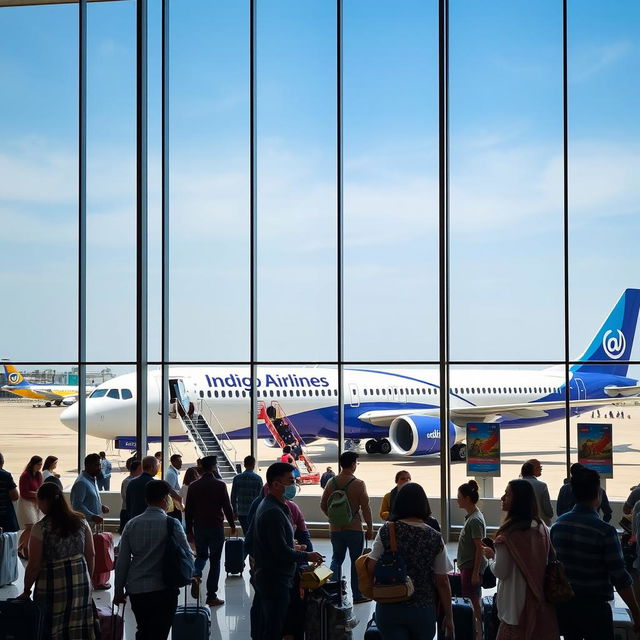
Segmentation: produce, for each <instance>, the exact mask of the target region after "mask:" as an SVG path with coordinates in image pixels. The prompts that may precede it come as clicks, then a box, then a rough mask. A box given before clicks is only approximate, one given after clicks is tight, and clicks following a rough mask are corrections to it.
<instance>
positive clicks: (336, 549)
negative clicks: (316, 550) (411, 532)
mask: <svg viewBox="0 0 640 640" xmlns="http://www.w3.org/2000/svg"><path fill="white" fill-rule="evenodd" d="M338 462H339V465H340V473H339V474H338V475H337V476H336V477H335V478H333V480H331V482H329V484H327V486H326V487H325V490H324V493H323V494H322V500H321V501H320V508H321V509H322V511H323V512H324V513H325V514H326V515H327V516H328V518H329V523H330V525H331V546H332V548H333V557H332V558H331V571H333V574H334V577H335V578H336V579H338V580H339V579H340V576H341V575H342V564H343V563H344V559H345V556H346V554H347V550H349V557H350V560H351V591H352V595H353V602H354V604H360V603H362V602H369V598H366V597H364V596H363V595H362V594H361V593H360V587H359V585H358V571H357V569H356V560H357V559H358V558H359V557H360V556H361V555H362V551H363V549H364V540H365V536H366V539H367V540H371V539H372V538H373V521H372V519H371V507H370V506H369V496H368V495H367V487H366V485H365V483H364V482H363V481H362V480H359V479H358V478H356V477H355V475H354V474H355V471H356V467H357V466H358V454H357V453H355V452H354V451H345V452H344V453H343V454H341V455H340V459H339V461H338ZM361 514H362V515H361ZM362 519H364V521H365V523H366V533H365V534H363V532H362Z"/></svg>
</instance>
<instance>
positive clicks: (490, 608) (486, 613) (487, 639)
mask: <svg viewBox="0 0 640 640" xmlns="http://www.w3.org/2000/svg"><path fill="white" fill-rule="evenodd" d="M499 626H500V620H499V619H498V607H497V605H496V596H495V594H494V595H492V596H485V597H484V598H482V629H483V630H484V640H496V636H497V635H498V627H499Z"/></svg>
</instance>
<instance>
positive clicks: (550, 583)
mask: <svg viewBox="0 0 640 640" xmlns="http://www.w3.org/2000/svg"><path fill="white" fill-rule="evenodd" d="M549 558H550V559H549V562H548V563H547V568H546V569H545V572H544V597H545V598H546V600H547V602H550V603H551V604H558V603H560V602H567V601H568V600H571V598H573V597H574V596H575V594H574V592H573V588H572V587H571V583H570V582H569V580H567V576H566V574H565V571H564V565H563V564H562V562H560V561H559V560H558V556H557V555H556V550H555V549H554V548H553V546H550V547H549Z"/></svg>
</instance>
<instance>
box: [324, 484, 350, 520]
mask: <svg viewBox="0 0 640 640" xmlns="http://www.w3.org/2000/svg"><path fill="white" fill-rule="evenodd" d="M332 480H333V484H334V486H335V487H336V489H334V491H333V493H332V494H331V495H330V496H329V501H328V504H327V515H328V516H329V522H330V523H331V524H332V525H333V526H334V527H346V526H347V525H348V524H350V523H351V521H352V520H353V512H352V510H351V503H350V502H349V496H348V495H347V488H348V487H349V485H350V484H351V483H352V482H353V481H354V480H355V478H351V480H349V482H347V484H345V485H344V487H343V488H342V489H340V487H339V486H338V480H337V478H332Z"/></svg>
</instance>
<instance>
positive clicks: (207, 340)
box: [0, 0, 640, 362]
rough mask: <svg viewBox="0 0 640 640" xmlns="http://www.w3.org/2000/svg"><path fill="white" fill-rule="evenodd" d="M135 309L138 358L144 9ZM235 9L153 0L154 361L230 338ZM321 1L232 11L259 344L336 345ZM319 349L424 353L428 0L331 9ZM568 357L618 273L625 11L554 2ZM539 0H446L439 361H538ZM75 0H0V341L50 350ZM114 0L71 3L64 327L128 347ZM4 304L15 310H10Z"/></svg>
mask: <svg viewBox="0 0 640 640" xmlns="http://www.w3.org/2000/svg"><path fill="white" fill-rule="evenodd" d="M150 5H151V11H150V45H151V52H150V86H149V90H150V109H151V110H150V147H149V151H150V176H151V182H150V216H151V236H150V238H151V246H150V249H151V251H150V275H151V281H150V294H151V298H150V302H151V305H150V317H151V325H150V326H151V344H150V354H151V357H152V358H156V357H158V356H159V348H158V347H159V342H158V339H159V260H158V258H159V225H158V220H159V217H158V215H159V139H158V133H159V86H160V85H159V75H158V72H159V49H158V45H159V37H158V35H159V10H158V9H159V3H158V2H152V3H150ZM247 6H248V2H247V3H237V2H225V3H209V2H204V0H197V1H196V0H194V1H192V2H189V3H174V6H173V9H172V33H171V43H172V53H171V92H172V93H171V152H172V155H171V192H172V200H171V207H172V255H171V264H172V280H171V287H172V304H171V337H172V348H171V357H172V358H173V359H175V360H176V361H182V360H184V361H189V360H200V361H204V360H210V361H212V362H213V361H216V360H234V359H237V360H244V359H247V358H248V356H249V351H248V346H249V343H248V328H249V317H248V314H249V305H248V302H249V293H248V282H249V267H248V255H249V238H248V231H249V218H248V202H249V198H248V144H249V143H248V80H249V75H248V11H247ZM333 12H334V4H333V3H328V2H327V3H311V2H306V3H300V2H293V1H290V2H283V1H278V2H269V3H260V7H259V11H258V56H259V59H258V207H259V209H258V211H259V226H258V231H259V263H258V264H259V276H258V294H259V354H258V355H259V357H260V358H261V359H264V360H270V359H272V360H278V361H286V360H296V361H305V360H306V361H314V360H334V359H335V358H336V357H337V351H336V344H335V341H336V306H335V305H336V303H335V280H336V219H335V171H336V169H335V149H336V139H335V138H336V136H335V122H336V113H335V68H336V60H335V16H334V13H333ZM344 18H345V22H344V37H345V41H344V80H345V88H344V98H345V104H344V152H345V224H344V230H345V240H346V241H345V249H344V257H345V356H346V358H347V359H352V360H358V359H362V360H369V361H371V360H376V359H380V360H395V359H397V360H409V359H416V360H421V359H424V360H429V359H437V355H438V325H437V319H438V312H437V293H438V276H437V266H438V256H437V248H438V236H437V211H438V208H437V205H438V191H437V189H438V186H437V185H438V175H437V166H438V164H437V130H438V120H437V3H436V2H426V3H425V2H417V1H416V2H401V3H396V4H395V5H394V6H393V9H390V8H389V5H388V3H383V2H381V1H378V2H373V3H372V2H364V1H363V0H360V1H358V2H346V3H345V12H344ZM569 18H570V27H569V45H570V56H569V73H570V76H569V81H570V82H569V89H570V102H569V108H570V163H571V164H570V216H571V234H570V260H571V262H570V276H571V281H570V283H571V309H570V311H571V315H570V317H571V338H572V344H571V351H572V354H573V355H575V356H577V355H578V354H579V353H580V352H581V350H582V348H583V347H584V346H585V344H586V342H588V340H589V339H590V337H591V336H592V334H593V333H594V332H595V331H596V330H597V328H598V326H599V324H600V322H601V320H602V319H603V318H604V317H605V316H606V314H607V313H608V311H609V309H610V308H611V307H612V306H613V304H614V303H615V301H616V300H617V298H618V296H619V295H620V293H621V291H622V290H623V289H624V288H626V287H630V286H640V277H639V274H638V271H639V266H640V265H639V260H638V258H637V255H638V252H637V249H636V244H637V242H636V238H637V237H638V231H640V229H639V228H638V227H639V226H640V223H639V222H638V221H639V220H640V217H639V216H638V213H640V212H639V211H638V209H639V208H640V205H639V203H640V187H639V186H638V184H639V181H638V179H637V176H638V175H639V170H640V135H639V133H640V131H639V128H640V125H639V124H638V120H637V113H639V112H640V90H639V87H638V83H637V82H635V81H634V79H635V78H637V77H638V75H639V72H640V68H639V67H640V38H639V37H638V35H637V34H638V33H640V30H639V27H640V7H639V6H638V5H637V3H635V2H633V1H632V0H625V1H621V2H618V3H616V8H615V10H613V9H612V8H611V7H610V6H608V5H605V4H603V3H601V2H595V1H591V0H589V1H586V0H581V1H580V2H576V1H574V2H571V3H570V13H569ZM561 20H562V14H561V3H560V2H550V1H549V2H541V3H536V5H535V6H532V5H531V3H528V2H524V1H523V0H518V1H515V2H510V3H504V2H484V3H482V5H479V4H478V3H475V2H471V1H470V0H466V1H452V2H451V54H450V56H451V60H450V62H451V68H450V73H451V78H450V82H451V131H450V135H451V164H450V169H451V187H450V189H451V191H450V192H451V234H452V235H451V259H452V262H451V303H452V306H451V322H452V325H451V339H452V356H453V357H454V358H456V359H465V360H466V359H469V360H473V359H488V360H490V359H541V360H542V359H560V358H562V356H563V309H562V302H563V290H562V285H563V274H562V266H563V256H562V67H561V63H562V41H561V36H562V22H561ZM76 21H77V7H74V6H73V5H61V6H55V7H28V8H20V9H16V8H13V9H3V10H2V11H0V33H1V37H0V79H1V81H2V84H3V88H4V90H3V101H2V104H0V224H2V228H3V233H2V236H1V239H0V247H1V250H2V256H3V262H4V269H3V270H2V275H0V286H1V287H2V291H3V293H4V301H5V304H4V313H3V314H2V320H0V329H1V330H2V335H3V336H4V337H5V343H4V345H3V347H2V349H0V351H1V352H2V353H1V355H2V356H9V357H11V358H13V359H14V360H16V361H18V360H31V361H38V360H39V361H54V360H61V361H62V360H74V359H75V358H76V352H75V347H76V344H75V343H76V334H75V331H76V313H77V308H76V304H77V301H76V286H77V281H76V262H75V261H76V258H77V239H76V234H77V229H76V217H75V216H76V208H77V200H76V197H77V196H76V192H77V173H76V163H77V155H76V153H77V151H76V126H77V125H76V122H77V94H76V91H77V87H76V84H77V75H76V74H77V34H76ZM134 26H135V4H134V3H132V2H117V3H110V2H105V3H92V4H91V5H90V7H89V73H90V81H89V103H88V104H89V114H88V152H89V165H88V171H89V175H88V199H89V202H88V204H89V229H88V232H89V253H88V267H89V307H88V320H89V334H88V339H89V344H88V357H89V358H90V359H92V360H96V361H103V362H116V361H126V360H130V359H133V358H134V349H135V344H134V334H135V281H134V276H135V254H134V247H135V236H134V230H135V218H134V216H135V200H134V196H135V173H134V153H135V139H134V131H135V127H134V125H135V121H134V113H135V110H134V109H135V57H134V55H135V47H134V33H135V30H134ZM18 314H19V315H18Z"/></svg>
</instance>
